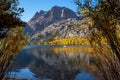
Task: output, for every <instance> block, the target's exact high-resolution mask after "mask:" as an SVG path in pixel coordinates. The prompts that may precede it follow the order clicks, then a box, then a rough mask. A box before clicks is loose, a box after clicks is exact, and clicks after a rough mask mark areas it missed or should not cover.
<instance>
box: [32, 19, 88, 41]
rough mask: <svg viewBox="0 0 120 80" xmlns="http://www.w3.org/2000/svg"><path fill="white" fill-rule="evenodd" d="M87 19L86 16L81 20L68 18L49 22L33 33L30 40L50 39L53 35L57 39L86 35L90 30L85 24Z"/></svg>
mask: <svg viewBox="0 0 120 80" xmlns="http://www.w3.org/2000/svg"><path fill="white" fill-rule="evenodd" d="M88 19H89V18H88V17H86V18H83V19H82V20H77V19H75V18H69V19H67V20H63V21H60V22H58V23H54V24H51V25H49V26H48V27H46V28H45V29H43V30H42V31H40V32H38V33H36V34H34V35H33V36H32V37H31V41H34V42H35V41H40V42H43V41H52V40H53V39H54V38H55V37H58V38H59V39H63V38H70V37H76V36H78V37H86V36H87V35H88V34H89V32H90V30H89V27H88V25H85V24H86V22H87V20H88Z"/></svg>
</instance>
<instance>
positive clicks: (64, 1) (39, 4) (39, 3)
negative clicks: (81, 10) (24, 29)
mask: <svg viewBox="0 0 120 80" xmlns="http://www.w3.org/2000/svg"><path fill="white" fill-rule="evenodd" d="M19 3H20V4H19V6H20V7H23V8H24V10H25V12H24V13H23V14H22V16H21V19H22V20H23V21H26V22H27V21H28V20H30V18H32V17H33V15H34V14H35V13H36V12H37V11H40V10H45V11H48V10H49V9H50V8H51V7H53V6H55V5H58V6H64V7H67V8H70V9H72V10H73V11H76V9H77V7H76V5H75V3H74V2H73V0H19Z"/></svg>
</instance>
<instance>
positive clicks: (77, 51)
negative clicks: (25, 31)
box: [11, 47, 99, 80]
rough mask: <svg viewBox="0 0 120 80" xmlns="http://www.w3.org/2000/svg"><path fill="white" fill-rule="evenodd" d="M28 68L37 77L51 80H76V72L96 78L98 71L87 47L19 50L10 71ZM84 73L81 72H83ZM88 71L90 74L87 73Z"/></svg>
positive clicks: (93, 79)
mask: <svg viewBox="0 0 120 80" xmlns="http://www.w3.org/2000/svg"><path fill="white" fill-rule="evenodd" d="M26 67H27V68H28V69H29V70H30V71H31V72H32V73H34V74H35V75H36V77H39V78H50V79H53V80H74V79H75V80H77V78H75V77H78V76H77V75H78V74H80V73H81V74H82V75H83V74H85V73H86V76H84V79H85V80H86V77H88V75H89V77H88V78H89V79H87V80H96V78H94V77H93V75H94V76H96V77H98V75H99V73H98V72H97V69H96V67H95V66H94V62H93V59H92V54H90V49H89V48H87V47H84V48H80V47H65V48H63V47H47V48H41V47H35V48H28V49H24V50H23V51H21V53H20V54H19V55H18V56H17V57H16V59H15V61H14V64H13V67H12V69H11V72H16V71H19V70H20V69H24V68H26ZM81 71H83V72H85V73H83V72H81ZM89 73H90V74H89Z"/></svg>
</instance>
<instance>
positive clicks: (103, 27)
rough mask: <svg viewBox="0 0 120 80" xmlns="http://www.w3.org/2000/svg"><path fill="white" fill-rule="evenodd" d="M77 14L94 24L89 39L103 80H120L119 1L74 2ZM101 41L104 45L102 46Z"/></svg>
mask: <svg viewBox="0 0 120 80" xmlns="http://www.w3.org/2000/svg"><path fill="white" fill-rule="evenodd" d="M74 1H75V3H76V4H77V6H78V13H79V14H80V15H82V16H89V17H90V18H91V19H92V21H93V22H94V23H93V25H92V26H91V28H92V32H91V37H90V39H89V41H90V43H91V45H92V47H93V48H94V51H95V52H94V55H95V57H96V60H95V62H96V65H97V67H98V69H99V70H100V72H101V73H102V76H103V78H104V80H120V73H119V72H120V69H119V67H120V38H119V35H120V34H119V32H120V20H119V18H120V0H74ZM102 39H104V40H105V41H106V45H104V44H102Z"/></svg>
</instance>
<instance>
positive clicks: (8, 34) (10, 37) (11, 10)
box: [0, 0, 28, 80]
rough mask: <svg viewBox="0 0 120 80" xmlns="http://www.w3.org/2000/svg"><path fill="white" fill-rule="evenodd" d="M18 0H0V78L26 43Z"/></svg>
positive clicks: (26, 37)
mask: <svg viewBox="0 0 120 80" xmlns="http://www.w3.org/2000/svg"><path fill="white" fill-rule="evenodd" d="M17 6H18V0H0V79H1V80H2V79H3V77H4V74H5V72H6V71H7V70H8V69H9V67H10V66H11V64H12V60H13V58H14V57H15V56H16V55H17V54H18V53H19V51H20V50H21V49H22V48H23V47H24V46H25V45H26V44H27V42H28V36H24V33H23V26H24V25H25V23H24V22H23V21H21V19H20V15H21V13H22V12H24V9H23V8H19V7H17Z"/></svg>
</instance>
